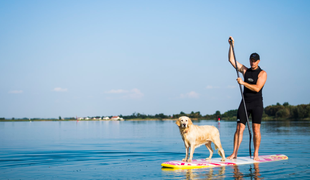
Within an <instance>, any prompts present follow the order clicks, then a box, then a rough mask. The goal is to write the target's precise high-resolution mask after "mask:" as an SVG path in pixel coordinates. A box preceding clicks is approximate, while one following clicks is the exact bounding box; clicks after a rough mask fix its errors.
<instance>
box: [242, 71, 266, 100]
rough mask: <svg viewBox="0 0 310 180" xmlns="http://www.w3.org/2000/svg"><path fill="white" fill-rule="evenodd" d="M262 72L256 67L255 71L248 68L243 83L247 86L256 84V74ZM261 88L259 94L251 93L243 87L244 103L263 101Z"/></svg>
mask: <svg viewBox="0 0 310 180" xmlns="http://www.w3.org/2000/svg"><path fill="white" fill-rule="evenodd" d="M261 71H262V69H261V68H260V67H259V66H258V68H257V69H256V70H252V69H251V68H249V69H248V70H247V71H246V72H245V75H244V82H246V83H249V84H256V82H257V79H258V74H259V73H260V72H261ZM262 91H263V87H262V89H261V90H260V91H259V92H254V91H251V90H250V89H248V88H246V87H245V86H244V90H243V94H244V98H245V101H246V102H249V101H255V100H263V94H262Z"/></svg>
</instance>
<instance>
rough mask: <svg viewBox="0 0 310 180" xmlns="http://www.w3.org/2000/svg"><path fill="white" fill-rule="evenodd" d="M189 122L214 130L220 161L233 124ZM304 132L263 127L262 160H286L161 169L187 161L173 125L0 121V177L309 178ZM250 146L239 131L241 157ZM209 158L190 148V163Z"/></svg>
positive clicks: (298, 124)
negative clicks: (267, 157)
mask: <svg viewBox="0 0 310 180" xmlns="http://www.w3.org/2000/svg"><path fill="white" fill-rule="evenodd" d="M194 124H196V125H213V126H215V127H217V128H218V129H219V131H220V135H221V142H222V146H223V148H224V150H225V155H226V157H227V156H229V155H230V154H231V153H232V150H233V142H232V141H233V135H234V132H235V128H236V122H232V121H221V122H220V123H218V122H216V121H210V120H201V121H194ZM309 127H310V122H308V121H264V122H262V125H261V133H262V142H261V147H260V155H268V154H285V155H287V156H288V157H289V159H288V160H284V161H277V162H269V163H261V164H255V165H254V164H249V165H240V166H227V167H222V168H221V167H216V168H205V169H192V170H167V169H162V168H161V163H162V162H165V161H170V160H181V159H183V158H184V156H185V149H184V144H183V141H182V139H181V136H180V134H179V130H178V127H177V125H176V124H175V122H174V121H39V122H0V179H310V168H309V165H310V153H309V152H310V128H309ZM248 143H249V135H248V131H247V130H245V131H244V138H243V142H242V144H241V147H240V150H239V154H238V155H239V156H248V155H249V149H248V145H249V144H248ZM252 147H253V142H252ZM212 148H213V149H214V145H213V144H212ZM253 151H254V149H253V150H252V152H253ZM208 156H209V151H208V150H207V148H206V147H204V146H201V147H199V148H197V149H196V150H195V153H194V159H200V158H206V157H208ZM213 157H214V158H219V157H220V156H219V155H218V154H217V152H215V153H214V155H213Z"/></svg>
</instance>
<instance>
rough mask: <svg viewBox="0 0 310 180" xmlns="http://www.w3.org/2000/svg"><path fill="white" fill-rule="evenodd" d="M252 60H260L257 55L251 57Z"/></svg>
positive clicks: (253, 54)
mask: <svg viewBox="0 0 310 180" xmlns="http://www.w3.org/2000/svg"><path fill="white" fill-rule="evenodd" d="M250 60H255V61H257V60H260V58H259V55H258V54H257V53H252V54H251V56H250Z"/></svg>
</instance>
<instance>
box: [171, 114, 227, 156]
mask: <svg viewBox="0 0 310 180" xmlns="http://www.w3.org/2000/svg"><path fill="white" fill-rule="evenodd" d="M176 124H177V125H178V126H179V130H180V134H181V136H182V139H183V141H184V145H185V151H186V155H185V158H184V159H182V161H184V162H192V159H193V154H194V151H195V148H197V147H199V146H201V145H205V146H206V147H207V148H208V150H209V151H210V156H209V157H208V158H206V160H210V159H211V158H212V155H213V149H212V147H211V142H213V144H214V145H215V149H219V150H218V154H219V155H220V156H221V157H222V160H221V161H225V153H224V150H223V148H222V144H221V140H220V133H219V131H218V129H217V128H216V127H214V126H208V125H205V126H197V125H194V124H193V122H192V121H191V119H190V118H189V117H186V116H182V117H180V118H179V119H178V120H177V121H176ZM189 148H191V151H190V156H189V159H188V150H189Z"/></svg>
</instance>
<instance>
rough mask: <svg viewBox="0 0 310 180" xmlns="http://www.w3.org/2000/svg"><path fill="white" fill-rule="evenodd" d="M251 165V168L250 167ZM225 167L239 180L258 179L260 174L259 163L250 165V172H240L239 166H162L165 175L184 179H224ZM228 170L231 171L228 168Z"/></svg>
mask: <svg viewBox="0 0 310 180" xmlns="http://www.w3.org/2000/svg"><path fill="white" fill-rule="evenodd" d="M252 167H253V168H252ZM226 168H232V169H233V175H232V177H233V179H236V180H239V179H244V178H247V177H250V178H251V179H254V180H260V179H263V178H261V174H260V172H259V163H255V164H253V165H250V169H249V171H250V172H241V171H240V170H239V166H228V167H226V166H222V167H218V168H204V169H173V168H162V170H163V171H164V172H165V173H167V175H172V176H174V177H175V176H179V177H182V178H184V179H188V180H191V179H201V178H203V179H225V178H226V177H227V176H229V174H225V170H226ZM228 172H231V171H230V170H229V171H228Z"/></svg>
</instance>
